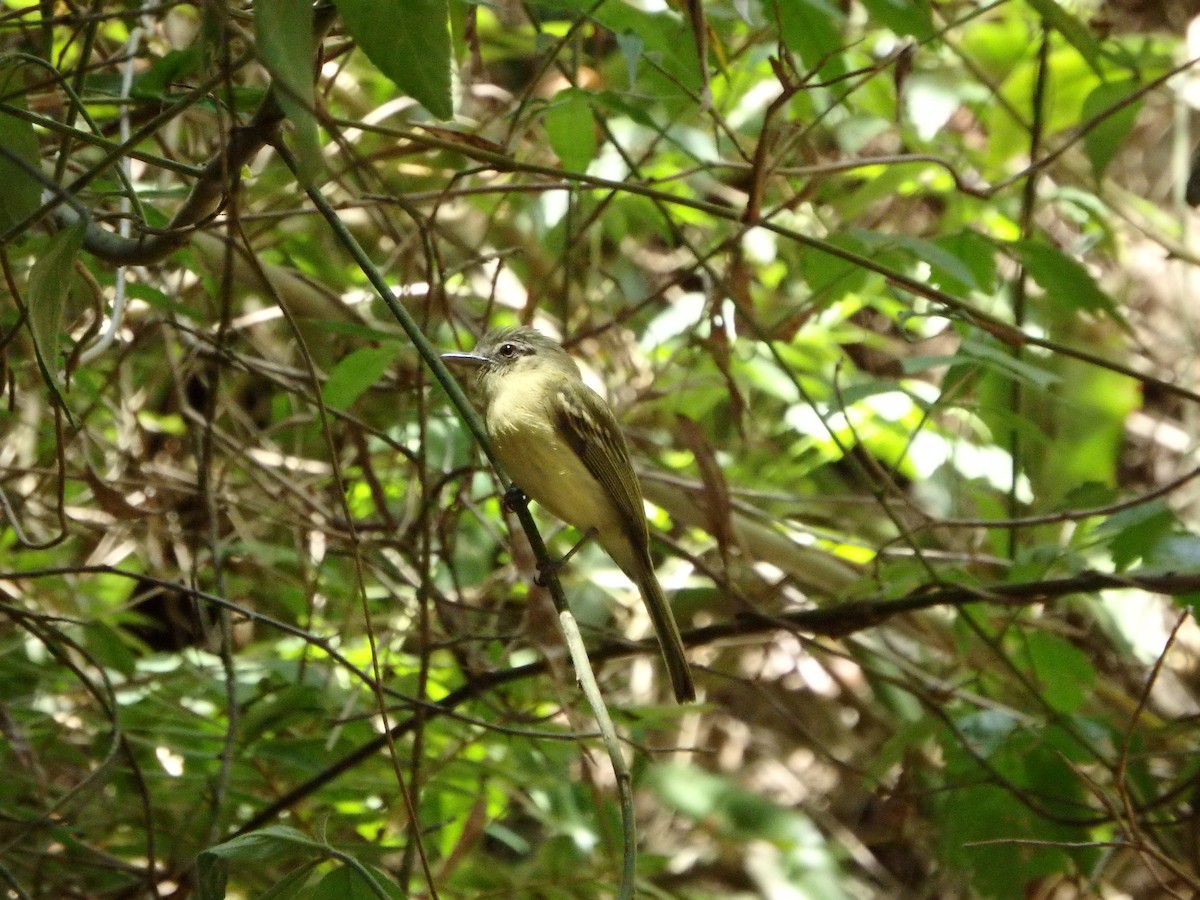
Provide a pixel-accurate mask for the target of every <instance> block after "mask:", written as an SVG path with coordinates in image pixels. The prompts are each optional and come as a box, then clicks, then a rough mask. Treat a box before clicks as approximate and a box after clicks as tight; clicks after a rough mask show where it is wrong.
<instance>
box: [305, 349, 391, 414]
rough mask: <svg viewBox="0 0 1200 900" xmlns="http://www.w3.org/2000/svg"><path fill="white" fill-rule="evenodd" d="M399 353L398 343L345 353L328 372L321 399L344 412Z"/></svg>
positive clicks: (329, 405)
mask: <svg viewBox="0 0 1200 900" xmlns="http://www.w3.org/2000/svg"><path fill="white" fill-rule="evenodd" d="M399 352H400V345H399V344H388V345H385V346H383V347H362V348H361V349H358V350H355V351H354V352H353V353H349V354H347V355H346V356H345V357H343V358H342V360H341V361H340V362H338V364H337V365H336V366H334V367H333V371H331V372H330V373H329V379H328V380H327V381H326V382H325V387H324V388H322V389H321V399H323V400H324V401H325V405H326V406H328V407H331V408H332V409H345V408H346V407H348V406H349V405H350V404H351V403H353V402H354V401H355V400H357V399H358V397H359V395H360V394H361V393H362V392H363V391H365V390H366V389H367V388H369V387H370V386H371V385H373V384H374V383H375V382H377V381H378V380H379V378H380V376H381V375H383V373H384V372H385V371H387V367H388V366H390V365H391V364H392V360H394V359H395V358H396V355H397V354H398V353H399Z"/></svg>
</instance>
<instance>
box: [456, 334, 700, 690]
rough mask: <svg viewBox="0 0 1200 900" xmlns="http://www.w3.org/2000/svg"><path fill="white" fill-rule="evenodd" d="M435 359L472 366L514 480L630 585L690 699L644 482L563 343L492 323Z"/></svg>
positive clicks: (495, 442) (677, 685) (608, 412)
mask: <svg viewBox="0 0 1200 900" xmlns="http://www.w3.org/2000/svg"><path fill="white" fill-rule="evenodd" d="M442 359H443V360H445V361H446V362H448V363H452V364H456V365H460V366H469V367H472V368H474V369H475V385H474V386H475V390H476V393H477V396H478V397H479V399H480V401H481V404H482V406H483V413H484V416H483V418H484V425H485V427H486V429H487V434H488V439H489V441H490V442H491V445H492V450H493V451H494V453H495V455H496V459H497V460H498V461H499V462H500V465H501V466H502V467H503V469H504V471H505V472H506V473H507V474H508V475H509V477H511V478H512V480H513V483H514V484H515V485H516V486H517V487H518V488H519V489H520V490H521V491H522V492H523V493H524V494H525V495H526V496H527V497H529V498H531V499H532V500H534V501H536V502H537V503H538V504H539V505H541V506H543V507H544V508H545V509H547V510H549V511H550V512H551V513H553V514H554V515H555V516H557V517H558V518H559V519H562V520H563V521H564V522H566V523H568V524H569V525H573V526H575V527H576V528H578V529H579V530H580V531H581V532H583V534H584V540H586V539H587V538H588V537H593V538H594V539H595V540H596V541H597V543H599V544H600V546H601V547H602V548H603V549H604V551H605V552H606V553H608V555H609V556H610V557H612V559H613V561H614V562H615V563H616V564H617V566H618V567H620V569H621V571H623V572H624V573H625V574H626V575H627V576H629V579H630V580H631V581H632V582H633V583H634V584H635V585H637V587H638V590H639V592H640V593H641V595H642V600H643V601H644V602H645V604H646V609H647V611H648V612H649V613H650V620H651V622H652V623H653V625H654V633H655V635H656V636H657V638H658V644H659V647H660V649H661V651H662V656H663V661H664V662H665V663H666V667H667V673H668V675H669V676H670V679H671V686H672V689H673V690H674V693H675V699H676V700H677V701H678V702H679V703H686V702H689V701H693V700H695V699H696V687H695V684H694V682H693V681H692V673H691V669H690V667H689V665H688V661H687V657H686V656H685V654H684V648H683V639H682V638H681V637H680V634H679V627H678V625H676V623H675V616H674V614H673V613H672V612H671V606H670V603H669V602H668V601H667V598H666V595H665V594H664V593H663V589H662V586H661V585H660V584H659V582H658V576H657V575H656V574H655V571H654V563H653V561H652V560H651V558H650V533H649V529H648V527H647V525H646V515H645V511H644V508H643V506H642V491H641V486H640V485H639V484H638V480H637V475H636V474H635V473H634V471H633V465H632V463H631V462H630V460H629V448H628V447H627V445H626V443H625V436H624V434H623V433H622V431H621V427H620V425H619V424H618V423H617V418H616V416H615V415H614V414H613V411H612V409H611V408H609V406H608V404H607V403H606V402H605V401H604V399H603V398H601V397H600V395H599V394H597V393H596V392H595V391H593V390H592V389H591V388H590V387H588V386H587V385H586V384H585V383H584V381H583V378H582V376H581V375H580V372H579V366H578V364H577V363H576V362H575V360H574V359H573V358H572V357H571V355H570V354H569V353H567V351H566V350H564V349H563V347H562V345H561V344H559V343H558V342H557V341H555V340H554V339H553V338H550V337H548V336H546V335H545V334H543V333H541V332H540V331H538V330H537V329H534V328H529V327H525V326H518V327H506V328H498V329H494V330H492V331H489V332H488V333H487V334H485V335H484V336H483V337H482V338H480V339H479V341H478V343H477V344H476V345H475V349H474V350H473V351H472V352H470V353H444V354H442ZM572 552H574V551H572ZM569 555H570V554H568V556H569Z"/></svg>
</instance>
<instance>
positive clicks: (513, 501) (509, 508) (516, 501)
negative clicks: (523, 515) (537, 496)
mask: <svg viewBox="0 0 1200 900" xmlns="http://www.w3.org/2000/svg"><path fill="white" fill-rule="evenodd" d="M500 504H501V505H502V506H503V507H504V510H505V512H510V513H515V512H516V511H517V510H518V509H519V508H520V507H522V506H528V505H529V497H528V495H526V493H525V492H524V491H523V490H521V489H520V488H519V487H517V486H516V485H515V484H513V485H509V487H508V490H506V491H505V492H504V496H503V498H501V500H500Z"/></svg>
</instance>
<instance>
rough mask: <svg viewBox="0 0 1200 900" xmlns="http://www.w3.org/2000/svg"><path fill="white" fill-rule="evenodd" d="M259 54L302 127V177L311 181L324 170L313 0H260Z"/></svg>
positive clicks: (282, 101) (285, 104) (293, 119)
mask: <svg viewBox="0 0 1200 900" xmlns="http://www.w3.org/2000/svg"><path fill="white" fill-rule="evenodd" d="M254 34H255V38H256V40H257V42H258V58H259V60H260V61H261V62H262V64H263V65H264V66H266V68H267V71H268V72H270V73H271V79H272V87H273V88H274V90H275V96H276V98H277V99H278V100H279V105H280V106H281V107H282V108H283V111H284V113H285V114H286V115H287V117H288V118H289V119H290V120H291V122H292V124H293V125H294V126H295V128H296V148H297V152H296V156H297V158H298V160H299V163H300V176H301V178H302V179H303V180H304V181H306V182H311V181H312V180H313V179H314V178H315V177H316V176H317V174H318V173H319V172H320V171H321V166H322V162H321V145H320V142H319V140H318V138H317V120H316V117H315V116H314V115H313V106H314V104H315V103H316V91H315V90H314V88H313V65H314V57H315V54H316V42H315V41H314V40H313V13H312V4H311V3H309V2H307V0H258V2H257V3H255V4H254Z"/></svg>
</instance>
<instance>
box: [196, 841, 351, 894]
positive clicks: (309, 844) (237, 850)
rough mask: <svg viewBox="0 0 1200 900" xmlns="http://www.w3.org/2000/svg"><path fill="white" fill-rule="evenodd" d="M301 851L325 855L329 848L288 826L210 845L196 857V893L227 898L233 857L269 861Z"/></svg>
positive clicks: (239, 859)
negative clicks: (226, 891) (230, 863)
mask: <svg viewBox="0 0 1200 900" xmlns="http://www.w3.org/2000/svg"><path fill="white" fill-rule="evenodd" d="M314 851H315V852H314ZM301 853H303V855H305V856H308V857H309V858H312V857H314V856H315V857H317V858H324V857H325V856H328V855H329V848H328V847H326V846H325V845H324V844H321V843H318V842H317V841H314V840H313V839H312V838H310V837H308V836H307V835H306V834H304V833H303V832H300V831H297V830H296V829H295V828H289V827H287V826H286V825H271V826H269V827H267V828H262V829H259V830H258V831H252V832H250V833H249V834H243V835H241V836H239V837H235V838H233V839H232V840H228V841H225V843H223V844H217V845H216V846H215V847H209V848H208V849H207V850H203V851H201V852H200V854H199V855H198V856H197V857H196V876H197V877H196V882H197V884H196V896H197V897H198V898H199V900H224V897H225V886H226V884H227V883H228V880H229V862H230V860H234V861H237V862H266V861H274V860H284V859H291V858H293V857H295V856H297V855H300V854H301Z"/></svg>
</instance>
